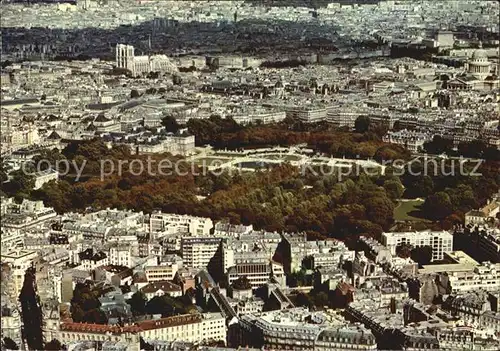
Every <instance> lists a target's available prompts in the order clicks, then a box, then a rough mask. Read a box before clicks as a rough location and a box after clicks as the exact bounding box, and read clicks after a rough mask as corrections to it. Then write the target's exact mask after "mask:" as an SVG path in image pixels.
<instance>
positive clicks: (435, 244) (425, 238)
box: [382, 230, 453, 260]
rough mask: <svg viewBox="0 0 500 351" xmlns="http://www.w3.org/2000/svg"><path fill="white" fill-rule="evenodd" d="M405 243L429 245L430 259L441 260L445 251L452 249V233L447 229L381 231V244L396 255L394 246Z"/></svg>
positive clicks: (414, 245) (415, 245) (416, 245)
mask: <svg viewBox="0 0 500 351" xmlns="http://www.w3.org/2000/svg"><path fill="white" fill-rule="evenodd" d="M403 243H407V244H410V245H412V246H413V247H418V246H430V247H431V248H432V260H442V259H443V257H444V253H445V252H450V251H453V235H452V234H451V233H450V232H448V231H445V230H443V231H440V232H433V231H422V232H390V233H382V244H384V245H385V246H387V247H388V248H389V249H390V250H391V254H392V255H396V247H397V246H398V245H400V244H403Z"/></svg>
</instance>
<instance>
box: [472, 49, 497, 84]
mask: <svg viewBox="0 0 500 351" xmlns="http://www.w3.org/2000/svg"><path fill="white" fill-rule="evenodd" d="M490 68H491V63H490V62H489V61H488V55H487V54H486V51H485V50H483V46H482V45H481V43H479V49H477V50H476V51H474V53H473V54H472V59H471V60H470V61H469V62H468V73H469V75H471V76H473V77H475V78H477V79H478V80H485V79H486V77H488V76H489V75H490Z"/></svg>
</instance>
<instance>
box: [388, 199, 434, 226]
mask: <svg viewBox="0 0 500 351" xmlns="http://www.w3.org/2000/svg"><path fill="white" fill-rule="evenodd" d="M423 203H424V201H422V200H410V201H398V204H397V205H396V207H395V208H394V220H395V221H419V222H428V221H429V220H427V219H425V218H420V217H417V216H418V213H419V212H420V205H422V204H423ZM415 215H417V216H415Z"/></svg>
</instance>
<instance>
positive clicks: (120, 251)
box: [109, 245, 132, 267]
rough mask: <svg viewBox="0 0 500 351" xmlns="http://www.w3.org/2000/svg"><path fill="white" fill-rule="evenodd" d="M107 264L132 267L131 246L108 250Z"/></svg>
mask: <svg viewBox="0 0 500 351" xmlns="http://www.w3.org/2000/svg"><path fill="white" fill-rule="evenodd" d="M109 264H112V265H116V266H125V267H132V246H124V245H121V246H116V247H112V248H110V249H109Z"/></svg>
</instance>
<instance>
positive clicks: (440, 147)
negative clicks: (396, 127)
mask: <svg viewBox="0 0 500 351" xmlns="http://www.w3.org/2000/svg"><path fill="white" fill-rule="evenodd" d="M424 151H425V152H427V153H429V154H435V155H441V154H446V155H449V156H463V157H469V158H479V159H485V160H490V161H500V150H499V149H498V148H496V147H495V146H493V145H487V144H486V143H485V142H484V141H482V140H473V141H470V142H462V143H460V144H459V145H458V148H457V150H455V149H454V144H453V140H451V139H446V138H443V137H441V136H439V135H436V136H434V138H433V139H432V140H431V141H428V142H426V143H425V144H424Z"/></svg>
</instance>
